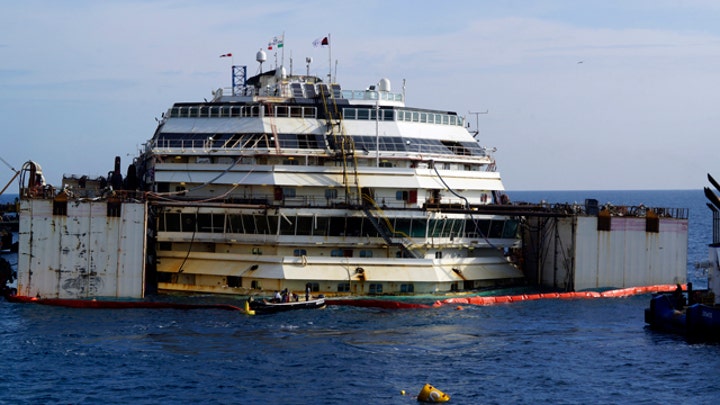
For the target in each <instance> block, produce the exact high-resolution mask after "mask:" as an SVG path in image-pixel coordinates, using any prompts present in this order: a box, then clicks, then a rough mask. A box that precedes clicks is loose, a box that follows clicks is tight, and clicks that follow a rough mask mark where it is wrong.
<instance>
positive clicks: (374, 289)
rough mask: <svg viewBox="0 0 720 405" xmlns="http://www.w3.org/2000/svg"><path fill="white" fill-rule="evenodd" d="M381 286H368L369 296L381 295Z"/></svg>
mask: <svg viewBox="0 0 720 405" xmlns="http://www.w3.org/2000/svg"><path fill="white" fill-rule="evenodd" d="M382 292H383V287H382V284H379V283H378V284H370V294H382Z"/></svg>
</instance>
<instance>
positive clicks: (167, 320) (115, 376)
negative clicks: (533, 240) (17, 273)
mask: <svg viewBox="0 0 720 405" xmlns="http://www.w3.org/2000/svg"><path fill="white" fill-rule="evenodd" d="M509 194H510V197H511V198H512V199H513V200H519V201H528V202H539V201H541V200H545V201H547V202H571V203H572V202H576V201H577V202H580V203H582V202H583V201H584V200H585V199H586V198H594V199H597V200H599V201H600V203H601V204H602V203H604V202H607V201H609V202H612V203H613V204H615V205H623V204H627V205H638V204H640V203H643V204H645V205H646V206H661V207H681V208H689V209H690V230H689V232H690V237H689V246H688V248H689V252H688V272H689V275H690V279H691V281H693V282H694V283H695V284H696V285H702V286H704V285H705V284H704V280H703V274H702V272H701V271H700V270H697V269H696V268H695V266H694V264H695V263H696V262H700V261H703V260H706V255H707V243H709V241H710V238H711V217H710V211H709V210H708V208H707V207H706V205H705V198H704V196H703V193H702V191H701V190H692V191H617V192H611V191H562V192H559V191H558V192H511V193H509ZM649 298H650V297H649V296H648V295H642V296H634V297H630V298H601V299H595V300H539V301H525V302H519V303H512V304H503V305H497V306H486V307H473V306H466V307H465V309H464V310H457V309H456V308H455V307H454V306H452V305H448V306H444V307H440V308H434V309H403V310H386V309H369V308H355V307H345V306H342V307H337V306H335V307H333V306H331V307H328V308H327V309H325V310H320V311H297V312H295V313H285V314H277V315H268V316H254V317H249V316H246V315H241V314H239V313H237V312H231V311H223V310H214V309H213V310H172V309H163V310H159V309H156V310H146V309H128V310H78V309H66V308H55V307H44V306H37V305H27V304H25V305H23V304H9V303H6V302H2V301H0V364H2V367H1V370H2V374H0V403H2V404H128V403H132V404H159V403H163V404H166V403H168V404H169V403H209V404H281V403H282V404H413V403H417V402H416V400H415V395H417V393H418V392H419V391H420V389H421V388H422V386H423V385H424V384H425V383H431V384H433V385H434V386H436V387H437V388H439V389H441V390H442V391H444V392H445V393H447V394H449V395H450V396H451V398H452V399H451V401H450V403H453V404H529V403H547V404H577V403H598V404H615V403H622V404H625V403H633V404H666V403H667V404H669V403H687V404H715V403H717V401H718V398H720V384H719V383H718V381H720V345H716V344H715V345H714V344H699V343H689V342H687V341H685V340H684V339H683V338H681V337H678V336H675V335H670V334H663V333H657V332H653V331H650V330H648V329H647V328H646V326H645V324H644V321H643V311H644V309H645V307H646V306H647V305H648V302H649ZM402 390H405V391H406V393H407V395H404V396H403V395H401V391H402Z"/></svg>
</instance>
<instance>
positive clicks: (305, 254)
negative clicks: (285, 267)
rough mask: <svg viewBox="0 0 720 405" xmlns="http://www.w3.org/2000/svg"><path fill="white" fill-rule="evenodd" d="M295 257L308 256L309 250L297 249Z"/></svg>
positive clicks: (294, 252)
mask: <svg viewBox="0 0 720 405" xmlns="http://www.w3.org/2000/svg"><path fill="white" fill-rule="evenodd" d="M293 256H297V257H299V256H307V250H305V249H295V250H293Z"/></svg>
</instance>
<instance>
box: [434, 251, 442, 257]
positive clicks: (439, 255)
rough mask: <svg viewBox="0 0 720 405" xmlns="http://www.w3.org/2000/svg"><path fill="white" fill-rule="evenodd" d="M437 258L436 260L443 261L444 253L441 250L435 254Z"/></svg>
mask: <svg viewBox="0 0 720 405" xmlns="http://www.w3.org/2000/svg"><path fill="white" fill-rule="evenodd" d="M435 258H436V259H442V251H441V250H439V251H437V252H435Z"/></svg>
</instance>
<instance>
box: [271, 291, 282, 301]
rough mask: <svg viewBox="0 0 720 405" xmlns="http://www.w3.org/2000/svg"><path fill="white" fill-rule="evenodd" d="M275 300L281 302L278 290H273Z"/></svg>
mask: <svg viewBox="0 0 720 405" xmlns="http://www.w3.org/2000/svg"><path fill="white" fill-rule="evenodd" d="M273 301H275V302H282V296H281V295H280V291H275V298H274V299H273Z"/></svg>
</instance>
